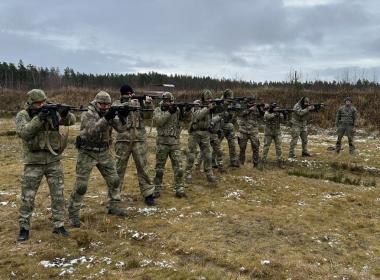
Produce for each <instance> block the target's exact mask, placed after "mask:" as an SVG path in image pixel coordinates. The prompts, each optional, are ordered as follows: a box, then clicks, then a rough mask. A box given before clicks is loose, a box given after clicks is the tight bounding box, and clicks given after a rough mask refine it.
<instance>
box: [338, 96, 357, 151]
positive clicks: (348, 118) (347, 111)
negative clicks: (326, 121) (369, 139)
mask: <svg viewBox="0 0 380 280" xmlns="http://www.w3.org/2000/svg"><path fill="white" fill-rule="evenodd" d="M357 114H358V113H357V110H356V108H355V107H354V106H352V99H351V97H346V98H345V99H344V105H343V106H341V107H340V108H339V110H338V112H337V113H336V120H335V125H336V127H337V134H338V139H337V140H336V147H335V151H336V153H338V154H339V152H340V150H341V144H342V138H343V136H344V135H346V136H347V139H348V144H349V146H350V154H354V152H355V145H354V134H355V127H356V123H357Z"/></svg>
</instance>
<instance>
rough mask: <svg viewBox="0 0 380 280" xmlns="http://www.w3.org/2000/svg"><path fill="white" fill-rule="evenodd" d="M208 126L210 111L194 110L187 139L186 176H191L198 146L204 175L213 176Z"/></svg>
mask: <svg viewBox="0 0 380 280" xmlns="http://www.w3.org/2000/svg"><path fill="white" fill-rule="evenodd" d="M210 124H211V113H210V110H209V109H208V108H194V110H193V111H192V117H191V123H190V129H189V138H188V148H189V153H188V156H187V166H186V173H187V174H191V172H192V169H193V165H194V160H195V153H196V151H197V149H198V146H199V147H200V151H201V157H202V158H203V160H204V162H203V164H204V170H205V172H206V175H207V176H209V177H210V176H213V175H214V174H213V171H212V167H211V145H210V132H209V130H210Z"/></svg>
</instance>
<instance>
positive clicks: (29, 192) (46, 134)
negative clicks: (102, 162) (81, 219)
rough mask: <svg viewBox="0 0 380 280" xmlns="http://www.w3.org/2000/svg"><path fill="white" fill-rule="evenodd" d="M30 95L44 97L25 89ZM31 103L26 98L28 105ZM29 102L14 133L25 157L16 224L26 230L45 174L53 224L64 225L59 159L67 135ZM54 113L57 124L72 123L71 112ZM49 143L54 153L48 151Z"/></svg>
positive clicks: (61, 169) (34, 91) (56, 226)
mask: <svg viewBox="0 0 380 280" xmlns="http://www.w3.org/2000/svg"><path fill="white" fill-rule="evenodd" d="M33 95H41V96H45V94H44V93H43V91H42V90H32V91H30V92H28V96H29V97H28V99H30V98H31V99H33ZM45 99H46V97H45ZM33 102H34V101H33V100H29V101H28V104H29V105H30V104H32V103H33ZM29 105H27V106H26V108H25V110H22V111H20V112H19V113H18V114H17V116H16V133H17V134H18V136H19V137H20V138H21V139H22V143H23V157H24V172H23V175H22V180H21V206H20V216H19V225H20V228H24V229H25V230H29V228H30V218H31V216H32V212H33V209H34V199H35V197H36V193H37V190H38V187H39V185H40V183H41V180H42V177H43V176H45V177H46V181H47V183H48V186H49V190H50V197H51V208H52V218H53V223H54V227H55V228H59V227H62V226H63V221H64V212H65V210H64V209H65V208H64V206H65V205H64V204H65V203H64V197H63V189H64V173H63V166H62V164H61V161H60V160H61V158H62V156H61V154H62V152H63V150H64V149H65V147H66V144H67V135H66V136H64V135H62V134H61V133H60V132H59V130H56V129H53V128H52V126H51V123H50V121H49V119H50V117H49V118H48V120H47V121H43V120H41V119H40V118H39V117H38V115H37V114H36V113H35V112H33V110H31V109H30V107H29ZM56 114H57V115H58V119H59V124H60V125H65V126H69V125H73V124H75V116H74V115H73V114H72V113H68V114H67V116H65V117H64V118H63V117H62V118H61V116H60V114H59V113H57V112H56ZM49 145H50V147H51V148H52V150H53V151H54V153H55V154H53V153H52V152H51V151H50V150H49V147H48V146H49Z"/></svg>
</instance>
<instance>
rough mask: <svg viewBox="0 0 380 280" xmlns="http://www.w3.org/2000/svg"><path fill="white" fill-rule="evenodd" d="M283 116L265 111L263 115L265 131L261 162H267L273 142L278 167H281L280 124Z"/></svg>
mask: <svg viewBox="0 0 380 280" xmlns="http://www.w3.org/2000/svg"><path fill="white" fill-rule="evenodd" d="M283 119H284V116H283V114H281V113H276V112H273V111H266V112H265V114H264V122H265V130H264V147H263V162H265V161H266V160H267V156H268V151H269V147H270V145H271V143H272V140H273V141H274V144H275V147H276V157H277V162H278V164H279V165H281V166H282V157H281V156H282V151H281V129H280V128H281V125H280V124H281V122H282V121H283Z"/></svg>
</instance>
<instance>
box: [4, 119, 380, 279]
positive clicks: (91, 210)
mask: <svg viewBox="0 0 380 280" xmlns="http://www.w3.org/2000/svg"><path fill="white" fill-rule="evenodd" d="M13 130H14V124H13V119H1V120H0V135H1V136H0V148H1V153H0V166H1V168H0V220H1V223H0V235H1V238H0V246H1V252H0V279H52V278H59V279H65V278H70V279H144V280H148V279H199V280H200V279H292V280H295V279H379V278H380V259H379V256H380V243H379V240H380V223H379V216H380V210H379V209H380V194H379V187H378V186H379V177H380V143H379V140H378V138H376V137H375V136H373V135H366V134H365V133H363V134H360V135H359V136H358V137H357V141H356V144H357V148H358V152H357V154H356V155H355V156H350V155H348V148H347V142H346V141H347V140H346V139H345V140H344V147H343V148H344V150H343V151H342V153H341V154H340V155H336V154H335V153H334V152H331V151H328V149H327V148H328V147H329V146H334V143H335V136H334V135H333V133H330V132H329V131H327V130H320V131H319V133H318V134H317V135H311V136H310V138H309V140H310V151H311V153H312V154H313V155H314V156H313V157H312V158H310V159H307V160H306V159H304V158H299V159H298V160H295V161H291V162H286V167H287V168H286V169H284V170H280V169H277V168H276V166H275V161H274V153H273V150H274V147H271V154H270V159H271V160H272V162H273V164H269V166H268V167H267V168H266V169H265V170H264V171H258V170H256V169H253V168H252V165H251V164H249V163H246V164H245V165H244V166H243V167H242V168H240V169H237V170H228V171H227V173H226V174H223V175H220V174H218V178H219V182H218V184H217V186H209V185H208V184H207V182H206V180H205V176H204V174H203V173H201V172H199V171H196V172H195V173H194V176H193V177H194V179H193V183H192V184H191V185H188V186H187V193H188V198H186V199H177V198H175V197H174V193H173V192H172V190H171V183H172V180H173V176H172V171H171V168H170V165H169V164H168V165H167V172H166V173H165V177H164V182H165V189H164V191H163V194H162V196H161V197H160V198H159V199H158V200H157V207H150V208H148V207H146V206H145V205H144V203H143V201H142V198H141V196H140V193H139V190H138V184H137V180H136V170H135V167H134V165H133V162H131V164H130V165H131V167H130V169H129V170H128V174H127V176H128V178H127V179H126V183H127V185H126V188H125V190H124V191H123V204H124V205H125V207H126V208H127V209H129V213H130V216H129V217H128V218H126V219H120V218H117V217H113V216H112V217H111V216H108V215H107V214H106V208H105V203H106V186H105V183H104V180H103V179H102V178H101V176H100V174H99V172H98V171H95V170H94V171H93V173H92V176H91V179H90V185H89V189H88V192H87V194H86V198H85V207H84V208H83V209H82V216H81V219H82V222H83V226H82V228H80V229H75V230H74V229H70V228H69V229H70V233H71V236H70V238H63V237H57V236H55V235H53V234H52V233H51V231H52V225H51V221H50V219H49V218H50V215H51V211H50V198H49V192H48V188H47V184H46V181H45V180H44V181H43V183H42V185H41V186H40V189H39V192H38V195H37V198H36V207H35V213H34V216H33V219H32V227H31V235H30V239H29V240H28V241H27V242H25V243H17V242H16V236H17V234H18V223H17V216H18V207H19V199H20V174H21V172H22V167H23V166H22V161H21V148H20V147H21V146H20V140H19V139H18V137H17V136H15V135H13V133H12V131H13ZM77 133H78V126H76V127H74V128H70V144H69V146H68V148H67V149H66V151H65V153H64V159H63V164H64V167H65V198H66V200H67V198H68V197H69V194H70V192H71V190H72V188H73V184H74V180H75V158H76V154H77V152H76V150H75V148H74V146H73V142H74V138H75V136H76V135H77ZM261 140H263V139H262V135H261ZM289 140H290V138H289V134H288V133H287V132H286V131H284V140H283V151H284V155H287V152H288V145H289ZM148 142H149V145H148V151H149V163H150V165H149V174H150V175H151V176H153V175H154V162H155V159H154V151H155V138H154V135H151V136H150V137H149V139H148ZM186 142H187V137H186V134H184V135H183V138H182V143H183V148H184V150H185V149H186ZM261 142H262V143H263V141H261ZM223 145H224V149H225V150H227V147H226V143H223ZM248 152H249V153H250V149H248ZM297 154H298V155H299V154H300V150H297ZM250 159H251V156H250V154H249V155H248V160H250Z"/></svg>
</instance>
